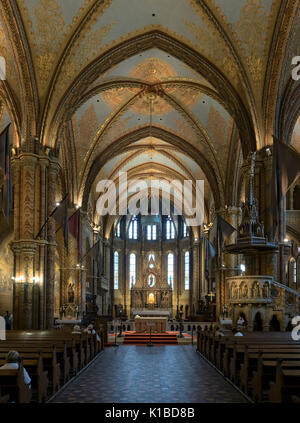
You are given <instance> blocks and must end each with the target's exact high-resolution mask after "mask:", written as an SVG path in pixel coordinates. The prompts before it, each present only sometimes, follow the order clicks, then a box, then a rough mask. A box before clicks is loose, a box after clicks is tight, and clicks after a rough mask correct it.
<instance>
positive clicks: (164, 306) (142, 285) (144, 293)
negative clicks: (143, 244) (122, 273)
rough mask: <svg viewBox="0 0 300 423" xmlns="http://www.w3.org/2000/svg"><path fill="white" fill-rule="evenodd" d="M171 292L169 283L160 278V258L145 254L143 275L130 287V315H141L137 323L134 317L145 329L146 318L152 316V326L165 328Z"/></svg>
mask: <svg viewBox="0 0 300 423" xmlns="http://www.w3.org/2000/svg"><path fill="white" fill-rule="evenodd" d="M172 293H173V290H172V287H171V286H170V284H168V282H167V281H163V280H162V278H161V266H160V260H156V257H155V254H153V253H150V254H148V255H145V262H144V272H143V277H142V278H141V279H140V280H139V281H137V282H136V284H135V285H134V286H133V287H132V288H131V315H132V317H134V316H135V315H137V314H138V315H139V316H142V320H140V322H139V323H137V321H138V319H136V323H137V325H138V327H139V328H140V327H143V328H144V329H145V324H146V322H147V319H149V316H150V317H152V316H153V318H152V320H153V322H154V323H155V324H154V326H153V327H155V328H157V329H158V331H165V330H166V321H167V318H166V316H167V317H169V315H170V313H171V312H172ZM144 329H143V330H142V331H144ZM147 330H148V331H149V327H148V328H147ZM153 331H155V330H154V329H153Z"/></svg>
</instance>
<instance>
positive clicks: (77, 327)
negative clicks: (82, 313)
mask: <svg viewBox="0 0 300 423" xmlns="http://www.w3.org/2000/svg"><path fill="white" fill-rule="evenodd" d="M72 333H77V334H79V335H81V329H80V326H78V325H75V326H74V327H73V330H72Z"/></svg>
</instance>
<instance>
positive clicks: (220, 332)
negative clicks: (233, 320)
mask: <svg viewBox="0 0 300 423" xmlns="http://www.w3.org/2000/svg"><path fill="white" fill-rule="evenodd" d="M215 335H216V336H224V333H223V332H222V330H221V329H219V327H218V326H217V327H216V332H215Z"/></svg>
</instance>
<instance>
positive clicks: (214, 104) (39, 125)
mask: <svg viewBox="0 0 300 423" xmlns="http://www.w3.org/2000/svg"><path fill="white" fill-rule="evenodd" d="M299 22H300V11H299V1H298V0H2V1H1V4H0V55H2V56H4V57H5V59H6V62H7V80H6V81H5V82H3V83H0V99H1V103H2V104H1V108H0V126H1V128H3V127H4V126H5V122H7V121H9V119H10V120H11V121H13V123H14V125H13V128H14V130H15V132H16V134H15V140H16V144H18V143H19V144H22V143H23V142H24V141H25V140H26V139H27V138H28V137H36V138H38V139H40V140H41V143H42V144H44V145H45V146H50V147H57V148H60V153H59V154H60V158H61V159H62V163H64V167H65V169H63V170H64V172H65V175H66V179H67V185H68V184H69V186H70V187H69V188H68V189H69V190H72V194H71V197H72V198H73V201H74V202H76V203H77V204H79V205H81V204H83V203H84V202H85V203H87V202H88V201H89V200H88V197H89V194H91V195H92V196H93V197H94V198H96V196H97V195H96V193H95V186H96V183H97V181H98V180H99V178H102V177H104V176H105V177H112V178H115V177H116V175H117V173H116V172H117V170H126V171H128V173H129V174H130V177H131V178H136V177H138V175H145V174H146V173H147V172H148V173H149V175H155V174H158V173H160V174H162V175H164V177H166V178H170V177H171V176H172V177H173V176H180V177H181V178H188V179H192V180H193V181H195V180H196V179H198V178H200V179H203V180H204V181H205V191H206V193H205V200H206V203H207V204H206V207H207V209H208V208H209V205H210V203H211V198H212V197H213V199H214V201H215V205H216V207H221V206H222V205H223V206H224V205H225V193H228V190H229V191H230V189H233V188H231V187H226V183H227V182H226V181H228V180H232V178H231V177H230V175H231V174H232V173H233V172H234V169H233V163H234V162H236V160H235V159H236V157H238V161H240V157H241V156H244V158H245V157H246V156H247V155H248V154H249V153H250V152H251V151H254V150H255V149H259V148H262V147H264V146H265V145H268V144H271V143H272V135H273V134H274V133H276V128H279V127H282V123H281V122H279V121H278V120H279V118H278V117H277V115H278V113H277V110H281V109H280V108H281V107H283V106H282V103H284V101H283V100H284V97H285V95H286V92H287V87H289V88H288V89H289V90H290V91H289V92H291V91H292V92H293V93H296V94H297V88H296V86H294V85H293V84H292V82H291V78H290V76H289V75H290V62H291V58H292V57H293V56H295V55H297V54H298V55H300V52H299V46H300V30H299V28H300V25H299ZM15 34H18V37H16V36H15ZM296 94H295V95H296ZM296 103H297V102H295V112H294V113H295V114H296V116H297V113H298V114H299V107H298V106H297V104H296ZM297 107H298V109H297ZM293 119H294V122H296V121H297V119H295V117H294V115H293ZM33 121H34V122H33ZM283 122H284V119H283ZM280 125H281V126H280ZM290 126H291V124H290ZM299 127H300V124H299V120H298V123H297V124H296V127H295V129H294V132H293V131H292V130H291V129H290V127H289V128H287V129H286V130H285V129H284V128H283V129H282V131H281V132H282V136H283V137H284V136H285V137H286V140H285V142H288V143H289V142H291V139H292V145H294V146H295V147H296V148H298V149H299V145H300V143H299V140H298V138H299V136H300V135H299V133H300V131H299ZM297 137H298V138H297ZM226 195H227V194H226Z"/></svg>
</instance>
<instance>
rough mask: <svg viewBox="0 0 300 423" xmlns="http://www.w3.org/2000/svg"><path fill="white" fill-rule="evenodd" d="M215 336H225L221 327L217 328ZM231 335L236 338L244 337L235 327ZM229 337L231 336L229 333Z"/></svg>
mask: <svg viewBox="0 0 300 423" xmlns="http://www.w3.org/2000/svg"><path fill="white" fill-rule="evenodd" d="M215 334H216V336H225V333H224V331H223V330H222V329H220V328H219V327H216V332H215ZM231 334H232V335H234V336H244V335H243V333H242V332H241V331H239V330H238V329H237V328H235V327H234V328H232V329H231ZM227 335H229V333H227Z"/></svg>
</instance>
